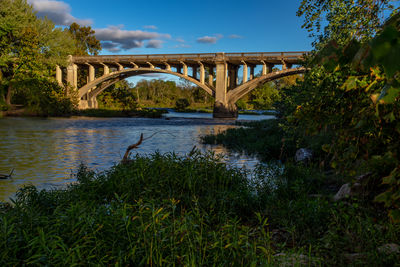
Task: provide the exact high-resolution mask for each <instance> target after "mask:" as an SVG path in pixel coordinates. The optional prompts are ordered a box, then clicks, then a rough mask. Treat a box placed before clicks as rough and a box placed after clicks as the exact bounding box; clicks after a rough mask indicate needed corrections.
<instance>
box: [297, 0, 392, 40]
mask: <svg viewBox="0 0 400 267" xmlns="http://www.w3.org/2000/svg"><path fill="white" fill-rule="evenodd" d="M394 2H396V0H356V1H349V0H333V1H332V0H302V2H301V5H300V7H299V9H298V11H297V16H299V17H304V23H303V25H302V27H303V28H305V29H307V30H308V32H310V33H311V34H310V36H311V37H315V38H316V39H315V41H314V43H313V44H314V46H316V48H321V47H323V46H324V45H325V44H326V43H327V42H328V41H330V40H335V41H336V42H337V43H338V44H340V45H345V44H347V43H348V42H349V41H350V40H352V39H357V40H359V41H361V42H365V41H368V40H370V39H371V38H372V37H373V36H374V35H375V34H376V33H377V32H378V31H379V30H380V29H381V27H382V25H383V20H384V18H385V16H386V14H387V13H388V12H390V11H394V10H395V8H394V5H393V3H394ZM322 28H323V29H322Z"/></svg>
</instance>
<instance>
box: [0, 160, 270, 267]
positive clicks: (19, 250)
mask: <svg viewBox="0 0 400 267" xmlns="http://www.w3.org/2000/svg"><path fill="white" fill-rule="evenodd" d="M77 178H78V180H79V183H77V184H74V185H70V186H69V187H68V189H66V190H54V191H40V192H39V191H38V190H37V189H36V188H34V187H32V186H28V187H25V188H22V189H21V190H20V191H19V192H18V193H17V199H16V201H15V206H14V207H12V208H9V209H8V210H5V211H4V210H3V211H2V212H0V221H1V226H2V227H1V228H0V236H1V237H2V238H1V241H0V247H1V250H0V251H1V252H0V254H1V257H0V261H1V263H2V264H3V265H4V264H11V265H23V264H29V265H32V264H41V265H43V264H45V265H46V264H48V265H59V264H62V265H74V264H80V265H92V264H95V265H134V266H148V265H191V264H193V265H196V266H197V265H212V264H215V263H220V264H222V265H224V264H228V263H229V264H232V263H236V264H238V265H242V264H244V263H246V264H247V263H251V262H254V264H263V265H265V264H267V263H268V262H271V255H272V249H271V248H270V247H269V243H270V240H269V237H268V233H267V231H266V227H267V220H265V218H262V217H260V219H259V220H255V221H254V224H252V225H246V224H244V223H242V222H241V219H240V218H243V219H244V220H248V218H247V217H246V215H247V214H251V211H252V210H254V208H252V206H251V203H252V201H251V200H252V194H251V192H250V191H249V188H248V185H247V184H248V183H247V179H246V177H245V175H243V173H242V172H240V171H238V170H229V169H227V168H225V165H224V164H222V163H221V162H219V161H218V160H214V159H213V157H211V156H200V155H199V154H197V153H195V154H193V155H192V156H189V157H183V158H178V157H177V156H176V155H173V154H168V155H160V154H154V155H152V156H151V157H149V158H145V157H140V156H136V157H135V158H134V160H132V161H130V162H129V163H128V164H122V165H118V166H115V167H114V168H112V169H111V170H109V171H107V172H106V173H104V174H99V175H94V173H93V172H91V171H89V170H87V169H86V168H84V167H82V168H81V169H80V170H79V171H78V174H77Z"/></svg>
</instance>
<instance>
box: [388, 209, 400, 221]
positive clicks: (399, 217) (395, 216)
mask: <svg viewBox="0 0 400 267" xmlns="http://www.w3.org/2000/svg"><path fill="white" fill-rule="evenodd" d="M389 216H390V218H391V219H392V220H393V222H394V223H400V210H399V209H396V210H390V211H389Z"/></svg>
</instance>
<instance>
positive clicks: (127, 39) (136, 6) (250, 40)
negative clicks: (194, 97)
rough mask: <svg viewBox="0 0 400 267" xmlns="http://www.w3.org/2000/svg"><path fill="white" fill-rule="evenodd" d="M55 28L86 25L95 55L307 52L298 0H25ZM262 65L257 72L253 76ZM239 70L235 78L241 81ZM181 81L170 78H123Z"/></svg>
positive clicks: (131, 81) (132, 80)
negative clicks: (97, 42) (94, 40)
mask: <svg viewBox="0 0 400 267" xmlns="http://www.w3.org/2000/svg"><path fill="white" fill-rule="evenodd" d="M27 1H28V3H30V4H31V5H32V6H33V8H34V10H35V11H36V12H37V13H36V14H37V16H38V17H47V18H49V19H51V20H52V21H53V22H54V23H55V24H56V25H57V26H59V27H67V26H69V25H70V24H71V23H73V22H76V23H78V24H80V25H84V26H90V27H92V29H94V30H95V32H96V37H97V39H99V40H100V41H101V43H102V47H103V49H102V51H101V52H100V55H118V54H120V55H135V54H175V53H216V52H288V51H309V50H311V43H312V39H311V38H309V37H308V33H307V31H306V30H304V29H302V28H301V25H302V18H298V17H297V16H296V11H297V9H298V7H299V5H300V2H301V0H284V1H283V0H241V1H238V0H230V1H228V0H213V1H211V0H201V1H191V0H189V1H177V0H164V1H160V0H147V1H143V0H141V1H138V0H130V1H129V0H114V1H110V0H107V1H106V0H27ZM260 68H261V67H258V68H256V70H255V71H256V73H257V72H259V71H260ZM240 71H241V69H239V77H241V73H240ZM141 79H146V80H149V79H163V80H173V81H175V82H178V83H179V82H182V81H180V80H179V79H178V78H177V77H175V76H173V75H165V74H144V75H140V76H134V77H131V78H129V79H128V81H129V82H130V83H132V84H135V83H137V82H138V81H140V80H141Z"/></svg>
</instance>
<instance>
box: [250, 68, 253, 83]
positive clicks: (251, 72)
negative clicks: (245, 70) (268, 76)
mask: <svg viewBox="0 0 400 267" xmlns="http://www.w3.org/2000/svg"><path fill="white" fill-rule="evenodd" d="M253 79H254V66H251V67H250V80H253Z"/></svg>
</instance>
